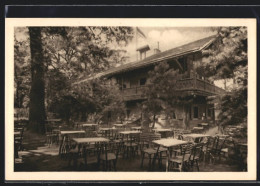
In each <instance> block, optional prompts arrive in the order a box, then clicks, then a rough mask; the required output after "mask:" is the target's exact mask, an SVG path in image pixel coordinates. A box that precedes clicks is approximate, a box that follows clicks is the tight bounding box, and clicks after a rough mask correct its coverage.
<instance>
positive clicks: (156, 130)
mask: <svg viewBox="0 0 260 186" xmlns="http://www.w3.org/2000/svg"><path fill="white" fill-rule="evenodd" d="M152 130H153V131H154V132H158V133H160V134H161V138H166V133H167V132H173V131H172V129H163V128H161V129H152Z"/></svg>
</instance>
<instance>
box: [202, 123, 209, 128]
mask: <svg viewBox="0 0 260 186" xmlns="http://www.w3.org/2000/svg"><path fill="white" fill-rule="evenodd" d="M200 125H201V126H203V127H208V126H209V124H208V123H201V124H200Z"/></svg>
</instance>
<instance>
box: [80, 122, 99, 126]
mask: <svg viewBox="0 0 260 186" xmlns="http://www.w3.org/2000/svg"><path fill="white" fill-rule="evenodd" d="M97 125H98V124H96V123H85V124H82V127H92V126H97Z"/></svg>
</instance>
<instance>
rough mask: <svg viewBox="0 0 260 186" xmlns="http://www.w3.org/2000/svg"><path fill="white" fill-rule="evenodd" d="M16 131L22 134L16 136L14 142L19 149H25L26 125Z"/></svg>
mask: <svg viewBox="0 0 260 186" xmlns="http://www.w3.org/2000/svg"><path fill="white" fill-rule="evenodd" d="M14 131H15V132H20V135H18V136H15V137H14V143H15V146H16V149H17V151H21V150H23V133H24V127H19V128H15V129H14Z"/></svg>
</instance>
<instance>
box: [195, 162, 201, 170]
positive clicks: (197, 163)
mask: <svg viewBox="0 0 260 186" xmlns="http://www.w3.org/2000/svg"><path fill="white" fill-rule="evenodd" d="M196 165H197V170H198V171H200V169H199V162H198V160H196Z"/></svg>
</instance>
